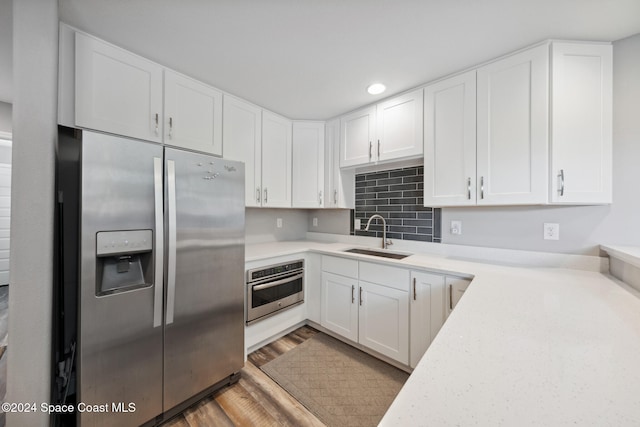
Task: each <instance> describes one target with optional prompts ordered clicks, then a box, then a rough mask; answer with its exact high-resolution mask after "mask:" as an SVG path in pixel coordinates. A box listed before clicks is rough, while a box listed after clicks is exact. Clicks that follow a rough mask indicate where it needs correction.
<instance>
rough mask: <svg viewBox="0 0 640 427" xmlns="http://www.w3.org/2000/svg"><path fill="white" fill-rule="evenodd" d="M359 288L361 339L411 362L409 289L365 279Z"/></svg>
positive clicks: (382, 351)
mask: <svg viewBox="0 0 640 427" xmlns="http://www.w3.org/2000/svg"><path fill="white" fill-rule="evenodd" d="M359 287H360V288H359V300H360V307H359V310H358V342H359V343H360V344H362V345H365V346H367V347H369V348H370V349H372V350H375V351H377V352H378V353H380V354H384V355H385V356H387V357H390V358H392V359H394V360H397V361H398V362H401V363H404V364H408V361H409V360H408V359H409V295H408V292H406V291H400V290H398V289H394V288H390V287H387V286H382V285H376V284H375V283H370V282H363V281H360V282H359Z"/></svg>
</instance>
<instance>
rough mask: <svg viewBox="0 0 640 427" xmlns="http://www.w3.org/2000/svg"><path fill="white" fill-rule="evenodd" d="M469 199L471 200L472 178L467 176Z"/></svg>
mask: <svg viewBox="0 0 640 427" xmlns="http://www.w3.org/2000/svg"><path fill="white" fill-rule="evenodd" d="M467 199H468V200H471V178H470V177H469V178H467Z"/></svg>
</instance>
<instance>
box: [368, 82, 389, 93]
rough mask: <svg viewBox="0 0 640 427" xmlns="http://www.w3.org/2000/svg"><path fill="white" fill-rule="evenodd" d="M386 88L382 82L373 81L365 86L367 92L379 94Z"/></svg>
mask: <svg viewBox="0 0 640 427" xmlns="http://www.w3.org/2000/svg"><path fill="white" fill-rule="evenodd" d="M386 89H387V87H386V86H385V85H383V84H382V83H374V84H372V85H370V86H369V87H368V88H367V92H369V93H370V94H371V95H379V94H381V93H382V92H384V91H385V90H386Z"/></svg>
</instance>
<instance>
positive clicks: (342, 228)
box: [308, 209, 351, 234]
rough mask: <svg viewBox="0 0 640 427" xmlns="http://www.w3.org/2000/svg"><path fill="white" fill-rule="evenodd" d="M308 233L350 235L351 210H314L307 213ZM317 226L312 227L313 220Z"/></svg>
mask: <svg viewBox="0 0 640 427" xmlns="http://www.w3.org/2000/svg"><path fill="white" fill-rule="evenodd" d="M308 215H309V218H308V221H309V226H308V229H309V231H313V232H315V233H331V234H349V233H351V209H314V210H310V211H309V213H308ZM314 218H317V219H318V225H317V226H314V225H313V219H314Z"/></svg>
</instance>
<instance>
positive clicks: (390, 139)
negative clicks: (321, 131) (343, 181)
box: [340, 89, 423, 168]
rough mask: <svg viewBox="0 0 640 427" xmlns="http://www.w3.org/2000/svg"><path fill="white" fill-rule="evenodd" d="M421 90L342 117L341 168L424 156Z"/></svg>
mask: <svg viewBox="0 0 640 427" xmlns="http://www.w3.org/2000/svg"><path fill="white" fill-rule="evenodd" d="M422 99H423V95H422V89H418V90H416V91H413V92H410V93H407V94H404V95H401V96H398V97H395V98H392V99H389V100H386V101H383V102H381V103H379V104H377V105H375V106H371V107H367V108H363V109H361V110H358V111H354V112H352V113H349V114H346V115H344V116H342V118H341V120H340V124H341V125H340V167H343V168H344V167H352V166H360V165H367V164H370V163H376V162H380V161H389V160H398V159H404V158H411V157H419V156H421V155H422V150H423V142H422V121H423V117H422V108H423V106H422V104H423V100H422Z"/></svg>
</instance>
